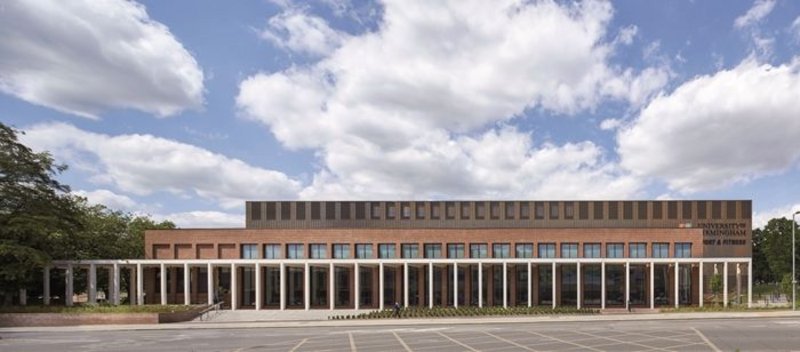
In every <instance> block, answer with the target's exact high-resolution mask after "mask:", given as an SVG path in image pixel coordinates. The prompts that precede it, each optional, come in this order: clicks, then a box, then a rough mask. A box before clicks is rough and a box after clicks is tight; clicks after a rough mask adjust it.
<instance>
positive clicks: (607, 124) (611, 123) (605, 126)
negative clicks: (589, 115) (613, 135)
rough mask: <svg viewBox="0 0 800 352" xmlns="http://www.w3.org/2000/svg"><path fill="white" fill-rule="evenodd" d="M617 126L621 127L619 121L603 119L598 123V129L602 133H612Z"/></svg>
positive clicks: (620, 121)
mask: <svg viewBox="0 0 800 352" xmlns="http://www.w3.org/2000/svg"><path fill="white" fill-rule="evenodd" d="M619 126H622V120H621V119H605V120H603V121H600V129H601V130H603V131H613V130H616V129H617V128H618V127H619Z"/></svg>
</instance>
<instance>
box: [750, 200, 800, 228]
mask: <svg viewBox="0 0 800 352" xmlns="http://www.w3.org/2000/svg"><path fill="white" fill-rule="evenodd" d="M798 210H800V203H798V204H794V205H792V204H787V205H784V206H780V207H776V208H772V209H767V210H764V211H758V212H755V213H754V214H753V228H754V229H756V228H762V227H764V225H766V224H767V223H768V222H769V221H770V220H772V219H774V218H787V219H791V218H792V214H793V213H794V212H796V211H798ZM796 219H797V220H798V221H799V222H800V217H796Z"/></svg>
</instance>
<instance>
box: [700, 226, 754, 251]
mask: <svg viewBox="0 0 800 352" xmlns="http://www.w3.org/2000/svg"><path fill="white" fill-rule="evenodd" d="M697 225H698V227H700V228H702V229H703V244H704V245H707V246H709V245H710V246H746V245H747V235H748V231H747V223H744V222H736V223H700V224H697Z"/></svg>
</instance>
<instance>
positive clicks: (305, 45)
mask: <svg viewBox="0 0 800 352" xmlns="http://www.w3.org/2000/svg"><path fill="white" fill-rule="evenodd" d="M261 37H262V38H264V39H266V40H268V41H270V42H272V43H273V44H275V45H276V46H278V47H279V48H284V49H287V50H290V51H294V52H300V53H306V54H312V55H326V54H329V53H330V52H331V51H333V50H334V49H336V48H338V47H339V46H340V45H341V43H342V41H344V40H345V39H346V38H347V34H346V33H344V32H340V31H337V30H334V29H332V28H331V27H329V26H328V23H327V22H326V21H325V20H324V19H322V18H320V17H317V16H314V15H310V14H308V13H306V12H304V11H303V10H300V9H296V8H289V9H287V10H285V11H284V12H281V13H280V14H277V15H275V16H273V17H271V18H270V19H269V22H268V25H267V28H265V29H264V30H262V31H261Z"/></svg>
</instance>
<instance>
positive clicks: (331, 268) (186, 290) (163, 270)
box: [21, 258, 752, 310]
mask: <svg viewBox="0 0 800 352" xmlns="http://www.w3.org/2000/svg"><path fill="white" fill-rule="evenodd" d="M597 264H599V265H600V268H601V269H600V283H601V289H600V294H601V298H600V302H601V303H600V308H601V309H605V308H606V302H607V299H606V293H607V292H606V291H607V289H606V266H607V265H624V267H625V295H624V302H625V304H626V305H627V304H629V302H630V298H631V265H645V266H649V275H648V276H649V306H650V308H651V309H653V308H655V300H656V299H655V267H656V265H657V264H661V265H674V270H673V271H674V275H675V277H674V280H673V282H674V290H675V291H674V296H673V297H674V299H673V301H674V302H673V303H674V305H675V307H678V306H679V301H680V300H679V299H678V296H679V273H680V270H678V269H679V268H680V267H682V266H690V267H691V266H694V265H698V266H699V273H700V274H699V275H698V281H699V283H698V285H697V286H698V288H697V290H699V292H698V297H699V298H700V299H699V301H698V305H699V306H703V294H704V291H703V287H704V282H703V280H704V275H703V273H704V265H710V264H711V265H716V264H722V280H723V289H722V294H723V300H722V301H723V304H724V305H726V306H727V305H728V274H729V264H733V265H735V266H736V272H737V274H738V273H739V272H740V265H746V266H747V305H748V307H750V306H751V305H752V260H751V259H750V258H679V259H678V258H658V259H656V258H637V259H634V258H625V259H605V258H603V259H594V258H592V259H588V258H578V259H539V258H536V259H519V258H515V259H358V260H342V259H284V260H280V259H232V260H223V259H207V260H203V259H185V260H175V259H166V260H157V259H147V260H85V261H56V262H54V263H53V265H52V266H50V267H46V268H44V270H43V275H44V276H43V283H44V287H43V291H42V292H43V303H44V304H50V300H51V292H50V273H51V270H53V268H58V269H63V270H64V274H65V299H64V303H65V305H68V306H69V305H73V303H74V302H73V295H74V276H75V270H76V269H77V268H86V269H87V270H88V274H87V279H88V282H87V302H88V303H96V302H97V270H98V267H102V268H106V269H107V270H108V272H109V288H108V289H109V296H110V297H109V302H110V303H111V304H115V305H117V304H120V281H121V280H120V270H122V269H127V270H129V272H130V280H128V282H129V289H130V291H132V292H133V295H132V297H129V298H130V299H129V301H130V303H131V304H139V305H142V304H145V299H144V292H145V291H144V277H145V272H144V270H145V268H158V270H159V272H160V277H159V280H160V282H159V283H160V285H159V286H160V288H159V290H158V291H159V292H158V294H159V296H160V304H167V301H168V300H167V287H168V286H167V270H168V268H176V267H177V268H180V269H182V270H183V287H182V288H183V304H190V303H191V287H192V285H191V284H190V283H191V282H190V281H191V277H192V275H191V269H192V268H198V267H199V268H205V269H206V270H205V271H206V275H207V277H206V280H205V281H206V285H207V287H206V288H205V289H206V293H207V302H206V303H207V304H209V305H210V304H214V303H215V294H214V292H215V287H216V285H215V275H214V269H215V268H229V269H230V285H229V286H230V293H231V294H230V307H231V309H237V308H239V306H240V304H239V302H237V300H238V298H239V293H240V292H239V290H240V289H241V287H240V285H239V277H238V270H237V269H238V268H253V269H254V270H255V273H258V274H256V275H255V280H254V281H255V282H254V286H255V302H254V308H255V309H257V310H258V309H263V308H264V304H263V303H264V302H263V298H264V294H263V293H264V288H265V285H264V283H263V282H262V281H263V280H262V275H261V272H262V270H261V269H262V268H266V267H271V268H276V267H277V268H279V280H278V281H279V283H278V285H279V291H278V292H280V293H279V296H280V303H279V306H278V309H281V310H285V309H287V290H286V288H287V268H288V267H302V268H303V279H302V280H303V285H302V286H303V303H302V308H303V309H306V310H308V309H311V274H310V273H311V270H310V269H311V267H312V266H313V267H327V268H328V275H329V277H328V280H327V283H328V289H327V291H328V292H327V294H328V295H329V299H328V303H329V309H334V308H336V305H335V301H336V300H335V293H336V280H335V278H334V275H335V272H336V270H335V268H338V267H347V268H352V269H353V270H354V272H355V273H359V272H360V268H361V267H371V268H375V267H377V269H378V277H379V279H378V297H379V299H378V306H377V308H378V309H384V308H385V307H384V301H385V299H384V292H385V287H384V285H385V280H384V277H385V268H386V266H391V267H393V268H396V269H397V270H399V269H400V268H402V282H403V285H402V294H401V297H402V304H403V306H404V307H408V306H409V271H410V270H409V269H410V266H415V267H417V268H418V269H422V270H427V272H428V275H427V285H426V286H427V295H426V296H427V297H426V298H427V302H424V303H427V306H428V307H430V308H432V307H433V306H434V305H435V302H434V297H435V296H434V268H435V267H441V266H446V267H451V268H453V271H452V272H453V277H452V282H453V284H452V287H450V288H449V289H452V295H453V296H452V297H453V300H452V304H453V305H454V306H456V307H458V305H459V293H460V292H459V291H460V290H459V275H458V273H459V270H458V269H459V266H468V265H470V266H471V265H477V268H478V270H477V272H478V277H477V285H478V289H477V293H478V299H477V305H478V306H479V307H482V306H484V304H485V302H486V299H485V298H486V297H484V290H483V288H484V270H483V268H484V266H485V265H493V266H494V265H496V266H502V268H503V270H502V306H503V307H508V306H509V302H508V298H509V295H508V293H509V282H508V281H509V280H508V266H509V265H516V266H517V268H520V267H521V268H522V270H527V276H526V277H527V285H526V286H527V287H525V288H524V289H526V290H527V302H516V303H517V304H522V305H524V303H527V306H532V305H534V302H533V296H534V294H533V292H534V291H533V286H534V284H533V279H532V278H533V272H532V267H533V265H537V266H538V267H539V268H542V267H545V268H546V267H548V266H549V267H550V275H551V280H552V281H551V288H552V299H551V301H552V303H551V304H552V307H553V308H555V307H556V306H557V301H558V300H557V299H556V296H557V285H556V277H557V276H556V270H557V265H574V266H575V269H576V273H577V276H576V280H577V282H576V297H575V299H576V306H577V308H581V307H582V306H585V305H584V304H583V302H582V298H583V297H584V294H583V285H582V284H581V278H582V277H583V275H581V269H582V266H585V265H597ZM540 270H541V269H540ZM544 270H546V269H544ZM715 271H716V266H715ZM445 273H447V270H445ZM198 275H199V273H198ZM465 279H466V275H465ZM360 281H361V280H359V277H358V275H356V276H355V279H354V280H353V290H354V292H355V293H354V294H353V295H352V297H353V300H354V301H353V304H352V306H353V308H354V309H356V310H358V309H360V308H361V305H360V294H359V293H360V292H361V289H360V287H359V286H360ZM134 283H135V287H130V286H133V285H134ZM373 287H374V286H373ZM516 289H517V291H518V290H520V289H523V288H520V287H517V288H516ZM464 291H465V292H464V293H465V295H466V294H467V292H466V289H465V290H464ZM442 294H444V292H442ZM24 296H25V295H24V294H23V293H22V292H21V297H24ZM21 302H22V303H24V300H23V299H21ZM420 303H421V304H422V303H423V302H420ZM464 303H465V304H467V305H469V302H467V301H466V299H465V300H464Z"/></svg>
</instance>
